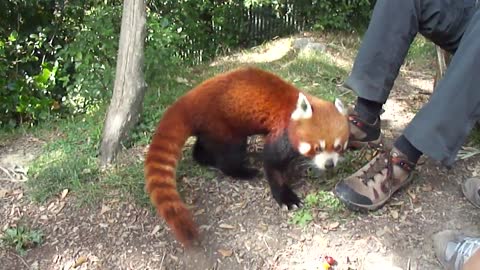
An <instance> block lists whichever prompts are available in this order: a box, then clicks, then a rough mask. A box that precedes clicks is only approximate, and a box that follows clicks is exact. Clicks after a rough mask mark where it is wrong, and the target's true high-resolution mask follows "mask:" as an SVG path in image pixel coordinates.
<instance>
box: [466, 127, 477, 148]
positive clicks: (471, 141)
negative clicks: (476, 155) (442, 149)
mask: <svg viewBox="0 0 480 270" xmlns="http://www.w3.org/2000/svg"><path fill="white" fill-rule="evenodd" d="M467 144H468V145H469V146H472V147H477V148H478V147H480V126H479V125H478V124H477V125H475V127H474V128H473V129H472V131H471V132H470V134H469V136H468V139H467Z"/></svg>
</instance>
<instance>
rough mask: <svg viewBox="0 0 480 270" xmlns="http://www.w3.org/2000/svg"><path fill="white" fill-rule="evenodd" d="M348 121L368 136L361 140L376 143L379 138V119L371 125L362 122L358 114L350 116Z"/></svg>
mask: <svg viewBox="0 0 480 270" xmlns="http://www.w3.org/2000/svg"><path fill="white" fill-rule="evenodd" d="M348 121H349V122H350V123H352V124H353V125H355V126H356V127H357V128H359V129H360V130H361V131H362V132H364V133H365V134H366V136H365V138H363V139H361V140H359V141H362V142H368V141H374V140H376V139H378V136H379V131H380V127H379V122H380V120H379V118H377V120H376V121H375V123H373V124H369V123H367V122H365V121H364V120H362V119H361V118H360V117H359V116H358V115H356V114H350V115H349V116H348Z"/></svg>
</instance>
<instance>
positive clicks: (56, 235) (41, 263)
mask: <svg viewBox="0 0 480 270" xmlns="http://www.w3.org/2000/svg"><path fill="white" fill-rule="evenodd" d="M432 78H433V77H432V75H431V74H430V73H429V72H427V71H415V70H402V72H401V74H400V77H399V78H398V80H397V82H396V84H395V87H394V89H393V91H392V95H391V98H390V100H389V101H388V102H387V104H386V108H385V110H386V112H385V114H384V115H383V118H384V119H385V123H386V124H385V126H384V134H385V136H386V137H387V139H390V140H391V139H392V138H394V136H395V135H398V133H399V131H400V130H401V129H402V128H403V127H404V126H405V125H406V124H407V123H408V121H409V120H410V119H411V118H412V117H413V115H414V111H416V110H418V108H420V106H421V104H423V103H424V102H426V101H427V100H428V98H429V93H430V92H431V91H432V89H431V87H432V84H433V81H432ZM42 143H43V142H41V141H39V140H38V139H36V138H34V137H32V136H23V137H19V138H17V139H15V140H13V141H11V142H8V143H3V144H2V143H0V166H1V167H3V168H9V169H12V168H13V167H14V166H15V165H16V166H19V167H28V164H29V162H30V161H31V160H32V159H33V157H34V156H35V153H37V152H38V151H39V149H40V147H41V145H42ZM479 160H480V157H477V156H474V157H472V158H469V159H467V160H463V161H459V162H457V163H456V164H455V166H454V167H453V168H452V169H450V170H447V169H445V168H441V167H439V166H438V164H436V163H435V162H433V161H431V160H429V159H426V158H424V159H422V161H421V165H419V166H418V177H416V179H415V181H414V182H413V183H412V184H411V185H410V186H409V187H408V188H406V189H403V190H402V191H401V192H400V193H398V194H396V195H395V196H394V197H393V199H392V200H391V201H390V203H389V204H387V205H386V206H385V207H384V208H382V209H381V210H379V211H377V212H374V213H369V214H356V215H351V216H350V217H349V218H346V219H340V221H339V222H338V221H336V220H329V219H325V215H324V214H323V215H322V213H321V212H320V213H319V215H318V216H316V217H315V222H312V223H311V224H309V225H308V226H306V227H305V228H302V227H300V226H298V225H293V224H290V223H288V220H289V217H290V216H291V215H292V213H291V212H287V211H284V210H281V209H279V207H278V206H277V204H276V203H275V202H274V200H273V199H272V197H271V195H270V191H269V188H268V184H267V183H266V180H265V179H264V178H261V179H258V181H252V182H242V181H235V180H234V179H232V178H225V177H223V176H221V175H220V174H217V176H218V177H216V178H215V179H201V178H195V179H194V178H191V179H183V180H182V184H181V186H182V189H183V191H182V193H183V194H184V198H185V201H186V202H187V203H189V204H192V205H193V208H192V212H193V213H195V219H196V222H197V224H198V225H199V226H200V230H201V234H202V237H203V239H202V246H201V247H199V248H197V249H195V250H191V251H185V250H184V249H183V248H182V247H181V246H180V245H179V244H178V242H176V241H175V240H174V239H173V237H172V234H171V233H170V231H169V230H168V229H167V228H166V227H165V224H164V223H163V221H162V220H161V219H160V218H158V217H157V216H156V215H155V213H154V212H153V211H151V209H150V208H144V207H140V206H138V205H136V204H135V203H134V202H133V201H121V200H113V201H103V202H102V203H101V204H99V205H96V206H95V207H91V208H78V207H77V206H76V204H75V202H74V201H75V200H74V196H81V194H76V195H71V194H66V196H61V195H60V194H59V196H57V197H55V198H52V199H51V200H50V201H48V202H47V203H45V204H34V203H32V202H30V201H29V200H28V199H27V196H26V195H25V193H24V192H25V191H24V186H23V185H24V183H21V182H11V181H7V180H1V181H0V216H1V217H2V218H1V219H0V227H1V228H2V229H5V228H7V227H8V226H10V225H14V224H17V223H18V222H19V221H20V220H25V221H27V223H28V224H29V225H30V226H32V227H33V228H38V229H41V230H42V231H43V232H44V234H45V239H44V242H43V244H42V245H40V246H38V247H35V248H33V249H31V250H29V251H28V253H27V254H26V255H25V256H19V255H18V254H16V253H15V252H14V251H12V250H9V249H5V248H0V269H18V270H20V269H232V270H233V269H308V270H311V269H321V268H320V266H321V265H320V263H321V259H322V257H323V256H324V255H329V256H332V257H334V258H335V259H336V260H337V261H338V265H337V267H336V268H335V269H344V270H347V269H351V270H359V269H365V270H366V269H368V270H372V269H383V270H389V269H422V270H435V269H440V265H439V264H438V263H437V261H436V259H435V257H434V254H433V250H432V246H431V245H432V242H431V236H432V234H433V233H435V232H437V231H440V230H444V229H462V230H465V231H466V232H469V233H474V234H478V235H480V229H479V226H478V225H479V224H478V221H479V220H480V219H479V218H480V211H479V210H478V209H476V208H474V207H473V206H472V205H471V204H469V203H468V201H467V200H466V199H464V197H463V196H462V193H461V190H460V183H461V182H462V181H463V180H464V179H465V178H467V177H470V176H472V175H478V174H480V166H478V164H479ZM6 176H7V175H6V174H5V173H3V172H1V171H0V178H2V179H3V178H7V177H6ZM310 188H311V186H310V184H308V183H304V182H300V183H298V185H297V187H296V192H297V193H298V194H300V195H302V196H304V195H305V194H307V193H308V192H309V190H311V189H310ZM409 267H410V268H409Z"/></svg>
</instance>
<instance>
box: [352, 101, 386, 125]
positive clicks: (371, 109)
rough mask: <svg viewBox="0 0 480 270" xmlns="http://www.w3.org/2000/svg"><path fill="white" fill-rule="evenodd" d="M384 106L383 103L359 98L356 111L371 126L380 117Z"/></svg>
mask: <svg viewBox="0 0 480 270" xmlns="http://www.w3.org/2000/svg"><path fill="white" fill-rule="evenodd" d="M382 106H383V104H382V103H379V102H376V101H371V100H368V99H364V98H361V97H358V98H357V104H356V105H355V111H356V112H357V113H358V116H359V117H360V118H361V119H362V120H364V121H366V122H367V123H369V124H373V123H375V121H376V120H377V118H378V117H379V116H380V112H381V111H382Z"/></svg>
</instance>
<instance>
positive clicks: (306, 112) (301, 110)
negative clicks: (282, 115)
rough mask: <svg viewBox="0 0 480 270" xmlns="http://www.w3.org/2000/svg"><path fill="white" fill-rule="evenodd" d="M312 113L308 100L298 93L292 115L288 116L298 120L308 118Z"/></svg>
mask: <svg viewBox="0 0 480 270" xmlns="http://www.w3.org/2000/svg"><path fill="white" fill-rule="evenodd" d="M312 115H313V111H312V105H310V102H308V99H307V97H306V96H305V95H304V94H302V93H299V94H298V100H297V107H296V108H295V111H293V113H292V115H291V116H290V117H291V118H292V120H300V119H309V118H311V117H312Z"/></svg>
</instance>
